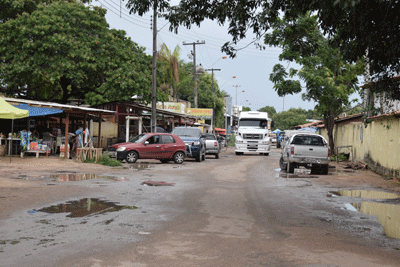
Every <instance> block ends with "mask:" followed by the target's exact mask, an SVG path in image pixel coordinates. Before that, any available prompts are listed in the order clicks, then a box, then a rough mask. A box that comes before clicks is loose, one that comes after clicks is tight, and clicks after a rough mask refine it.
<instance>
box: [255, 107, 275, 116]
mask: <svg viewBox="0 0 400 267" xmlns="http://www.w3.org/2000/svg"><path fill="white" fill-rule="evenodd" d="M258 111H260V112H267V113H268V117H270V118H272V116H273V115H274V114H276V109H275V108H274V107H272V106H265V107H263V108H260V109H259V110H258Z"/></svg>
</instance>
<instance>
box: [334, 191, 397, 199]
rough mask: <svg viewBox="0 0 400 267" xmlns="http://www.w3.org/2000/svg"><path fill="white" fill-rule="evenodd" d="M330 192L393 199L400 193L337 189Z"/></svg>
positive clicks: (346, 195) (350, 195)
mask: <svg viewBox="0 0 400 267" xmlns="http://www.w3.org/2000/svg"><path fill="white" fill-rule="evenodd" d="M330 193H332V194H335V195H338V196H345V197H358V198H367V199H395V198H400V195H398V194H395V193H388V192H384V191H369V190H338V191H331V192H330Z"/></svg>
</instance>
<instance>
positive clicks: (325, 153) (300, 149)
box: [279, 133, 330, 174]
mask: <svg viewBox="0 0 400 267" xmlns="http://www.w3.org/2000/svg"><path fill="white" fill-rule="evenodd" d="M329 156H330V149H329V146H328V143H327V141H326V140H325V138H324V137H322V136H321V135H318V134H312V133H297V134H294V135H292V136H291V137H290V138H289V140H288V141H287V142H286V143H285V146H284V147H283V149H282V155H281V158H280V161H279V165H280V167H281V169H283V170H287V172H289V173H293V172H294V169H295V168H298V167H299V166H304V167H306V168H309V169H311V172H312V173H316V172H320V173H322V174H328V170H329Z"/></svg>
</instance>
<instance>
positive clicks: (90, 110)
mask: <svg viewBox="0 0 400 267" xmlns="http://www.w3.org/2000/svg"><path fill="white" fill-rule="evenodd" d="M4 100H6V101H7V102H9V103H24V104H28V105H29V106H33V107H46V108H54V109H62V110H64V111H66V112H74V113H89V114H94V115H100V114H109V115H112V114H114V113H115V111H110V110H105V109H96V108H88V107H81V106H73V105H66V104H59V103H52V102H43V101H34V100H27V99H20V98H9V97H4Z"/></svg>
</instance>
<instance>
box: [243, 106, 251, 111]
mask: <svg viewBox="0 0 400 267" xmlns="http://www.w3.org/2000/svg"><path fill="white" fill-rule="evenodd" d="M242 111H251V108H250V107H245V106H243V107H242Z"/></svg>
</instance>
